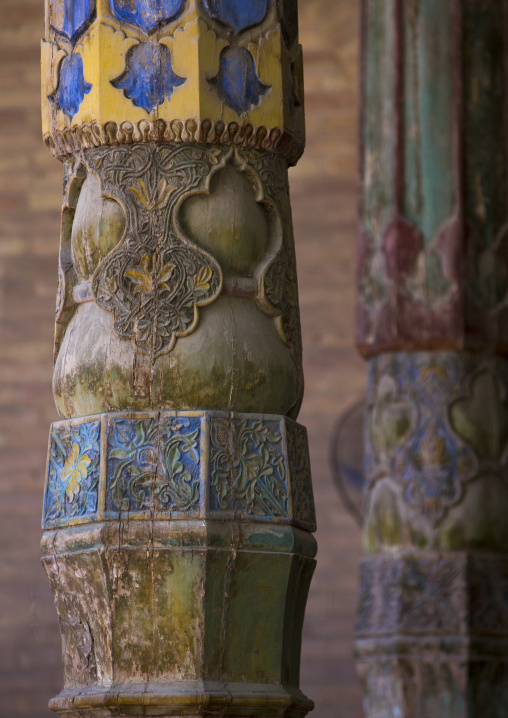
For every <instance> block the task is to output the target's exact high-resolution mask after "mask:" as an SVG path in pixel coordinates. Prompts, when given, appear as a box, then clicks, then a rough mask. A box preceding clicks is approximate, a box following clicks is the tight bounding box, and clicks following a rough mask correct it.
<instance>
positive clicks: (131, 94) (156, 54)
mask: <svg viewBox="0 0 508 718" xmlns="http://www.w3.org/2000/svg"><path fill="white" fill-rule="evenodd" d="M125 64H126V69H125V72H124V73H123V75H120V77H117V78H116V80H113V81H112V83H111V84H112V85H113V87H116V88H117V89H118V90H123V91H124V94H125V96H126V97H127V98H128V99H129V100H132V102H133V103H134V104H135V105H136V107H142V108H143V109H144V110H145V111H146V112H148V113H150V112H151V111H152V110H153V109H154V107H158V106H159V105H162V103H163V102H164V101H165V100H166V98H168V99H169V98H170V97H171V95H172V94H173V90H174V88H175V87H179V86H180V85H183V83H184V82H185V79H184V78H182V77H178V75H175V73H174V72H173V66H172V64H171V53H170V52H169V50H168V48H167V47H166V46H165V45H161V44H159V43H151V42H142V43H140V44H139V45H135V46H134V47H131V49H130V50H129V52H128V53H127V58H126V63H125Z"/></svg>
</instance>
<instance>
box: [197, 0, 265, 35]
mask: <svg viewBox="0 0 508 718" xmlns="http://www.w3.org/2000/svg"><path fill="white" fill-rule="evenodd" d="M203 6H204V8H205V10H206V12H207V13H208V14H209V15H210V17H211V18H212V19H213V20H215V21H216V22H219V23H221V24H222V25H225V26H226V27H228V28H230V29H232V30H234V31H235V32H242V31H243V30H245V29H247V28H248V27H252V26H253V25H259V23H260V22H262V21H263V20H264V19H265V16H266V13H267V10H268V0H203Z"/></svg>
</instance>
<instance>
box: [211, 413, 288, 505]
mask: <svg viewBox="0 0 508 718" xmlns="http://www.w3.org/2000/svg"><path fill="white" fill-rule="evenodd" d="M210 441H211V445H210V479H211V488H212V498H211V501H212V508H216V509H219V510H220V509H223V510H227V509H233V510H234V509H236V508H240V507H242V508H243V509H244V510H245V509H246V510H247V513H248V514H252V515H258V516H259V515H261V516H266V517H281V518H285V517H288V516H289V511H288V490H287V476H286V469H285V461H284V455H283V451H282V435H281V432H280V425H279V423H278V422H275V421H264V420H262V419H259V420H258V419H231V420H230V419H214V420H213V421H212V426H211V431H210Z"/></svg>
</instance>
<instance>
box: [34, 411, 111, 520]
mask: <svg viewBox="0 0 508 718" xmlns="http://www.w3.org/2000/svg"><path fill="white" fill-rule="evenodd" d="M99 439H100V422H99V421H86V422H83V423H82V424H79V425H77V426H76V425H72V424H71V425H69V424H67V425H61V426H58V425H57V426H56V427H55V428H54V429H53V432H52V434H51V437H50V448H49V462H48V480H47V484H46V493H45V496H44V518H43V526H44V528H52V527H53V526H55V525H62V524H63V523H70V522H72V521H75V520H76V519H83V518H85V517H91V516H93V515H94V514H95V512H96V511H97V502H98V487H99V455H100V445H99Z"/></svg>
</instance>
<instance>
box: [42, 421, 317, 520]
mask: <svg viewBox="0 0 508 718" xmlns="http://www.w3.org/2000/svg"><path fill="white" fill-rule="evenodd" d="M147 518H152V519H154V520H160V519H173V520H174V519H196V518H202V519H219V520H240V521H244V520H251V521H253V520H254V521H266V522H270V523H276V524H289V525H293V526H298V527H300V528H304V529H306V530H309V531H315V529H316V519H315V510H314V500H313V495H312V480H311V474H310V462H309V451H308V440H307V431H306V429H305V428H304V427H303V426H301V425H299V424H297V423H295V422H294V421H292V420H291V419H288V418H287V417H283V416H273V415H260V414H233V413H227V412H214V411H186V412H181V411H179V412H174V411H167V412H137V413H136V412H126V413H115V414H101V415H97V416H90V417H84V418H79V419H69V420H66V421H60V422H57V423H55V424H53V425H52V427H51V433H50V441H49V454H48V467H47V477H46V487H45V493H44V510H43V521H42V526H43V528H44V529H54V528H60V527H64V526H73V525H78V524H84V523H94V522H97V521H107V520H113V521H114V520H119V519H125V520H131V519H133V520H135V519H144V520H146V519H147Z"/></svg>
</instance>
